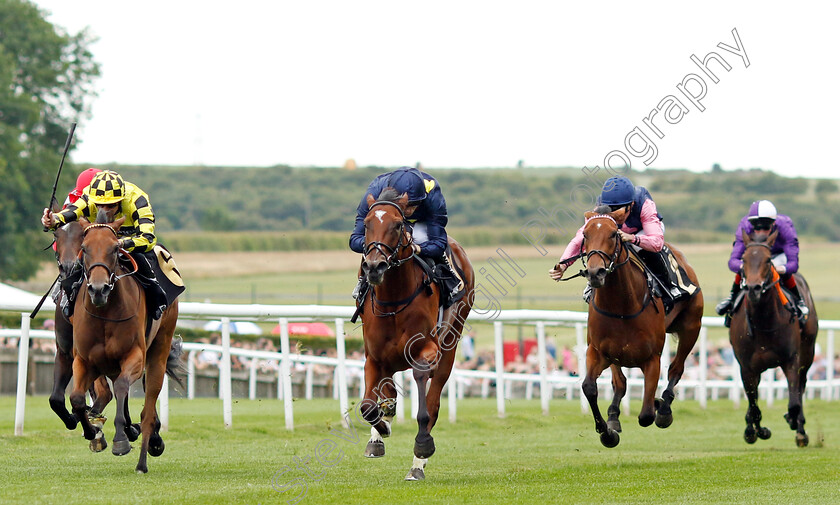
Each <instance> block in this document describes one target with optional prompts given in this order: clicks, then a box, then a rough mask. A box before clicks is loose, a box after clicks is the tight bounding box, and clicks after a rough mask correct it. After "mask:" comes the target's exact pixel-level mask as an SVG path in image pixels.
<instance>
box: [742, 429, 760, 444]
mask: <svg viewBox="0 0 840 505" xmlns="http://www.w3.org/2000/svg"><path fill="white" fill-rule="evenodd" d="M744 440H745V441H746V442H747V443H748V444H754V443H755V441H756V440H758V435H757V434H756V432H755V429H753V428H752V427H750V428H747V429H746V430H744Z"/></svg>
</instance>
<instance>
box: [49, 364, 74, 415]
mask: <svg viewBox="0 0 840 505" xmlns="http://www.w3.org/2000/svg"><path fill="white" fill-rule="evenodd" d="M71 377H73V358H72V357H71V356H70V355H69V354H66V353H64V352H62V351H60V350H59V351H57V352H56V353H55V365H54V367H53V390H52V393H51V394H50V408H52V410H53V412H55V413H56V415H58V417H59V418H60V419H61V420H62V421H63V422H64V426H66V427H67V429H68V430H75V429H76V425H77V424H78V423H79V421H78V419H76V416H75V415H73V414H71V413H70V412H68V411H67V407H66V405H65V403H64V393H65V391H66V390H67V384H69V383H70V378H71Z"/></svg>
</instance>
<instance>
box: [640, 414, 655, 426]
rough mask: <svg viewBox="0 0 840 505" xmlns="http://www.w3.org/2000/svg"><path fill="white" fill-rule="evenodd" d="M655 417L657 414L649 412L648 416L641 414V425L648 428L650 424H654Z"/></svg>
mask: <svg viewBox="0 0 840 505" xmlns="http://www.w3.org/2000/svg"><path fill="white" fill-rule="evenodd" d="M655 419H656V415H655V414H649V415H646V416H643V415H641V414H639V426H641V427H642V428H647V427H648V426H650V425H651V424H653V421H654V420H655Z"/></svg>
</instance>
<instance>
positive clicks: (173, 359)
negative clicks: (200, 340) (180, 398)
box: [166, 337, 187, 388]
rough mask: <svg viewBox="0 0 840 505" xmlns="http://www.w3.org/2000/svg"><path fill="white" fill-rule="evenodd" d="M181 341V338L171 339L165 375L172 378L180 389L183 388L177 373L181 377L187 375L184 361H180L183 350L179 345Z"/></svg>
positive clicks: (182, 382)
mask: <svg viewBox="0 0 840 505" xmlns="http://www.w3.org/2000/svg"><path fill="white" fill-rule="evenodd" d="M182 342H183V340H182V339H181V337H172V345H171V346H170V348H169V356H168V357H167V358H166V375H168V376H169V377H171V378H172V380H174V381H175V382H177V383H178V384H179V385H180V386H181V387H182V388H184V387H186V386H184V381H183V380H181V377H180V376H179V375H178V372H180V373H181V375H186V374H187V367H186V365H184V361H183V360H182V359H181V355H182V354H183V353H184V348H183V346H182V345H181V343H182Z"/></svg>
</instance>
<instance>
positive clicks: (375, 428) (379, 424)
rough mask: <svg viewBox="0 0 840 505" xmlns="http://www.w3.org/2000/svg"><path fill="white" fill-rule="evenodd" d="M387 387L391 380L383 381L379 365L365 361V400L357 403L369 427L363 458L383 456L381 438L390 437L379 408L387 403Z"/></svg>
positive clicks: (387, 425) (389, 426) (383, 445)
mask: <svg viewBox="0 0 840 505" xmlns="http://www.w3.org/2000/svg"><path fill="white" fill-rule="evenodd" d="M389 385H390V387H391V388H393V380H392V379H390V378H387V377H386V378H384V379H383V373H382V370H381V368H380V367H379V364H377V363H376V362H375V361H374V360H373V359H370V358H368V359H367V360H365V398H364V399H363V400H362V401H361V402H359V406H358V408H359V410H360V411H361V413H362V418H363V419H364V420H365V421H367V423H368V424H370V426H371V428H370V440H368V443H367V446H366V447H365V456H366V457H368V458H379V457H382V456H384V455H385V441H384V440H383V438H385V437H388V436H389V435H391V424H390V422H389V421H387V420H386V419H384V416H383V414H384V413H383V411H382V408H381V407H380V403H382V401H383V400H385V401H386V402H387V401H388V393H390V388H388V386H389ZM389 407H390V405H389ZM389 410H390V409H389ZM389 413H390V412H389Z"/></svg>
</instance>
